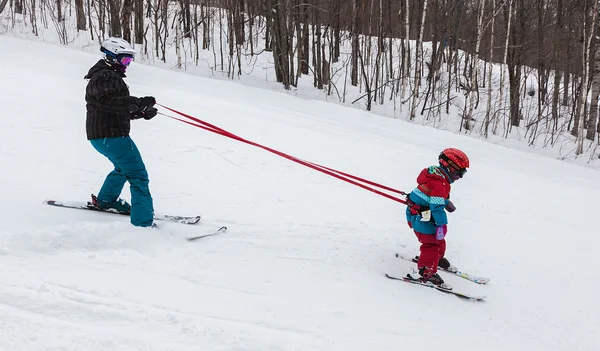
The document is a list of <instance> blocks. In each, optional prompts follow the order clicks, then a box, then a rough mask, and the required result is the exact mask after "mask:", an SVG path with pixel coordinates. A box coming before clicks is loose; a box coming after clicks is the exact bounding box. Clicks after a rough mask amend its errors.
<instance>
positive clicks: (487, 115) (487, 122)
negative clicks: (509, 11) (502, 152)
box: [484, 0, 496, 138]
mask: <svg viewBox="0 0 600 351" xmlns="http://www.w3.org/2000/svg"><path fill="white" fill-rule="evenodd" d="M492 11H493V12H495V11H496V0H492ZM495 19H496V15H495V14H493V15H492V22H491V25H490V58H489V61H490V62H489V67H488V72H487V75H488V77H487V84H488V100H487V108H486V111H485V125H484V128H485V132H484V135H485V137H486V138H487V137H488V133H489V130H490V121H491V115H490V114H491V111H492V68H493V67H494V65H493V64H492V63H493V58H494V23H495Z"/></svg>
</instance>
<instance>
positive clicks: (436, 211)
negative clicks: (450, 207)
mask: <svg viewBox="0 0 600 351" xmlns="http://www.w3.org/2000/svg"><path fill="white" fill-rule="evenodd" d="M445 208H446V199H444V198H443V197H438V196H432V197H431V198H430V200H429V210H430V211H431V215H432V216H433V221H434V222H435V225H436V226H438V227H439V226H442V225H444V224H448V217H447V216H446V211H445Z"/></svg>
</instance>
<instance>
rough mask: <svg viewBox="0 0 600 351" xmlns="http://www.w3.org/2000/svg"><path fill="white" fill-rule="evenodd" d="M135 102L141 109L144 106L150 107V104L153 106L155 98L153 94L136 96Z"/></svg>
mask: <svg viewBox="0 0 600 351" xmlns="http://www.w3.org/2000/svg"><path fill="white" fill-rule="evenodd" d="M137 104H138V106H139V107H140V109H143V108H144V107H146V108H148V107H152V106H154V104H156V99H155V98H154V97H153V96H144V97H141V98H138V103H137Z"/></svg>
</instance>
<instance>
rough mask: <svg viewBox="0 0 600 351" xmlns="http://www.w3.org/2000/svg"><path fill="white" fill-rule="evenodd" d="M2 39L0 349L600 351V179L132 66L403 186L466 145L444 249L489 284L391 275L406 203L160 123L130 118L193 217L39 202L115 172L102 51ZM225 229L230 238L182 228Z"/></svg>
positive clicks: (176, 100)
mask: <svg viewBox="0 0 600 351" xmlns="http://www.w3.org/2000/svg"><path fill="white" fill-rule="evenodd" d="M0 48H1V53H0V65H1V67H2V69H0V81H1V82H2V86H0V93H1V94H0V103H1V106H2V114H0V162H1V164H2V172H0V193H1V194H2V201H1V202H0V213H2V226H1V227H0V316H1V317H0V350H261V351H262V350H286V351H288V350H327V351H332V350H344V351H346V350H390V349H414V350H430V349H431V350H433V349H439V348H443V349H445V350H461V351H467V350H503V351H504V350H597V347H598V344H599V343H600V337H599V336H598V334H596V333H597V327H598V323H599V322H600V307H599V305H598V303H597V301H596V300H597V299H596V290H597V289H598V287H599V286H600V283H599V280H598V278H599V274H598V271H597V269H596V268H597V256H598V254H597V252H598V245H599V244H600V239H599V237H598V236H599V233H600V231H599V230H598V227H597V225H596V224H595V222H594V221H593V218H595V217H594V215H595V214H596V213H597V209H596V206H595V205H596V203H597V199H598V198H599V197H600V188H599V187H598V184H597V182H598V172H597V171H594V170H591V169H587V168H584V167H580V166H576V165H571V164H567V163H564V162H560V161H558V160H554V159H550V158H545V157H540V156H535V155H532V154H529V153H525V152H521V151H517V150H512V149H508V148H503V147H499V146H495V145H491V144H489V143H486V142H483V141H479V140H475V139H473V138H468V137H464V136H460V135H456V134H453V133H449V132H443V131H439V130H435V129H431V128H427V127H421V126H416V125H412V124H409V123H406V122H403V121H400V120H392V119H388V118H383V117H376V116H374V115H372V114H368V113H362V112H360V111H357V110H355V109H348V108H344V107H340V106H337V105H334V104H328V103H325V102H318V101H307V100H301V99H297V98H294V97H291V96H289V95H286V94H281V93H276V92H269V91H267V90H260V89H254V88H249V87H244V86H242V85H239V84H235V83H231V82H225V81H214V80H208V79H202V78H200V77H195V76H190V75H186V74H183V73H175V72H170V71H167V70H161V69H157V68H152V67H149V66H144V65H140V64H135V63H134V64H133V65H132V66H131V67H130V69H129V72H128V78H127V82H128V84H129V86H130V88H131V91H132V93H133V94H135V95H140V96H141V95H154V96H155V97H156V98H157V100H158V101H159V102H160V103H162V104H164V105H167V106H171V107H174V108H177V109H179V110H181V111H184V112H187V113H190V114H192V115H195V116H197V117H199V118H202V119H205V120H207V121H208V122H211V123H214V124H216V125H218V126H220V127H222V128H224V129H226V130H229V131H231V132H233V133H235V134H238V135H240V136H242V137H245V138H248V139H250V140H254V141H257V142H260V143H263V144H265V145H268V146H271V147H274V148H276V149H279V150H281V151H283V152H287V153H290V154H292V155H294V156H297V157H300V158H303V159H307V160H310V161H313V162H317V163H320V164H324V165H327V166H329V167H333V168H337V169H340V170H342V171H346V172H350V173H353V174H356V175H358V176H362V177H366V178H369V179H372V180H375V181H378V182H381V183H383V184H387V185H390V186H394V187H397V188H401V189H403V190H406V191H409V190H411V189H412V187H413V186H414V180H415V177H416V176H417V174H418V172H419V171H420V170H421V169H422V168H423V167H425V166H428V165H430V164H433V163H435V162H436V157H437V155H438V153H439V151H440V150H442V149H443V148H445V147H459V148H461V149H463V150H465V151H466V152H467V153H468V154H469V156H470V158H471V165H472V167H471V169H470V170H469V172H468V174H467V176H466V177H465V178H464V179H463V180H461V181H460V182H457V183H456V184H455V186H454V187H453V193H452V198H453V200H454V202H455V204H456V205H457V207H458V210H457V211H456V212H455V213H454V214H452V215H451V216H450V226H449V234H448V254H447V257H448V258H449V259H450V260H451V261H452V262H453V263H454V264H455V265H456V266H458V267H459V268H461V269H463V270H465V271H468V272H471V273H474V274H479V275H485V276H489V277H490V278H491V282H490V283H489V284H488V285H487V286H478V285H475V284H473V283H470V282H467V281H465V280H461V279H460V278H456V277H450V276H447V275H445V277H446V278H447V281H448V282H449V283H450V284H452V285H453V286H455V287H456V288H457V289H461V290H465V291H469V292H473V293H476V294H483V295H487V300H486V301H485V302H482V303H475V302H470V301H465V300H460V299H458V298H456V297H454V296H451V295H446V294H442V293H439V292H437V291H434V290H432V289H425V288H421V287H418V286H414V285H409V284H405V283H402V282H396V281H391V280H388V279H386V278H385V277H384V276H383V273H384V272H392V273H397V274H402V272H404V271H406V270H408V269H409V267H410V264H409V263H408V262H404V261H402V262H401V261H398V260H397V259H395V258H394V252H396V251H400V252H403V253H406V254H415V253H417V250H418V245H417V241H416V238H415V237H414V234H412V233H411V231H410V230H409V229H408V227H407V226H406V224H405V220H404V208H403V206H402V205H400V204H397V203H394V202H393V201H390V200H388V199H385V198H383V197H380V196H377V195H375V194H373V193H370V192H367V191H365V190H363V189H360V188H358V187H355V186H352V185H350V184H347V183H344V182H341V181H339V180H337V179H334V178H332V177H328V176H326V175H324V174H321V173H318V172H315V171H314V170H310V169H308V168H305V167H302V166H300V165H298V164H295V163H293V162H290V161H289V160H286V159H283V158H279V157H277V156H274V155H272V154H269V153H267V152H265V151H264V150H260V149H257V148H253V147H251V146H249V145H246V144H242V143H239V142H236V141H233V140H231V139H227V138H224V137H222V136H219V135H216V134H212V133H209V132H206V131H202V130H200V129H197V128H194V127H191V126H189V125H186V124H183V123H179V122H177V121H174V120H172V119H168V118H165V117H164V116H158V117H156V118H154V119H153V120H151V121H134V122H133V126H132V137H133V138H134V140H135V141H136V143H137V144H138V147H139V148H140V150H141V152H142V155H143V157H144V160H145V163H146V165H147V167H148V170H149V173H150V180H151V183H150V186H151V191H152V194H153V196H154V199H155V208H156V211H157V212H162V213H173V214H186V215H193V214H197V213H201V214H203V222H202V224H200V225H198V226H184V225H178V224H168V223H167V224H165V225H164V226H163V227H162V228H161V229H160V230H148V229H140V228H134V227H132V226H131V225H130V224H129V223H128V219H127V218H126V217H121V216H113V215H107V214H102V213H94V212H91V211H90V212H87V211H77V210H67V209H60V208H54V207H50V206H44V205H43V204H42V200H44V199H45V198H59V199H65V200H85V199H87V198H88V196H89V194H90V193H92V192H97V191H98V188H99V186H100V185H101V183H102V181H103V179H104V176H105V175H106V173H108V171H109V170H110V164H109V162H108V161H107V160H106V159H104V158H103V157H102V156H101V155H99V154H97V153H96V152H95V151H94V150H93V148H92V147H91V145H90V144H89V143H88V141H87V140H86V137H85V103H84V89H85V85H86V81H84V79H83V76H84V75H85V73H86V72H87V69H88V68H89V66H91V65H93V64H94V63H95V62H96V60H97V58H98V57H97V56H95V55H91V54H89V53H84V52H81V51H75V50H69V49H65V48H62V47H58V46H52V45H45V44H40V43H34V42H29V41H23V40H18V39H13V38H8V37H3V36H0ZM161 111H162V112H166V111H165V110H161ZM124 196H125V197H127V198H128V197H129V196H128V193H125V194H124ZM222 224H225V225H227V226H228V227H229V231H228V232H227V233H226V234H224V235H221V236H215V237H210V238H207V239H205V240H201V241H198V242H195V243H189V242H186V241H185V240H183V237H185V236H187V235H194V234H197V233H202V232H206V231H211V230H212V229H214V228H216V227H217V226H219V225H222ZM453 278H455V279H453Z"/></svg>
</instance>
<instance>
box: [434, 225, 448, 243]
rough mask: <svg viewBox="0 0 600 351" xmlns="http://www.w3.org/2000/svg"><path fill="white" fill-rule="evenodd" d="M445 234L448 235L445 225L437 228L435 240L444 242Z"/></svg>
mask: <svg viewBox="0 0 600 351" xmlns="http://www.w3.org/2000/svg"><path fill="white" fill-rule="evenodd" d="M446 233H448V226H447V225H446V224H444V225H442V226H439V227H437V228H436V230H435V238H436V239H438V240H444V237H445V236H446Z"/></svg>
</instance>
